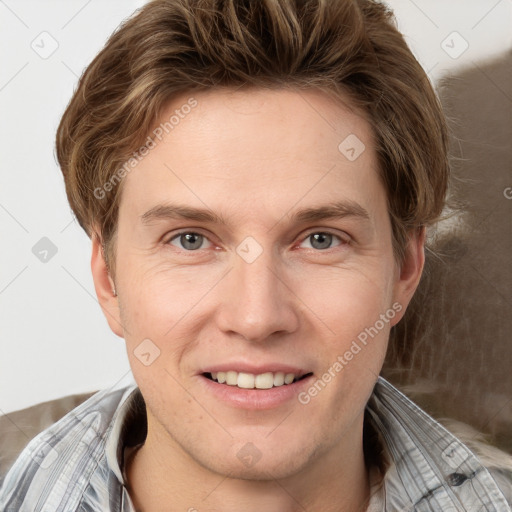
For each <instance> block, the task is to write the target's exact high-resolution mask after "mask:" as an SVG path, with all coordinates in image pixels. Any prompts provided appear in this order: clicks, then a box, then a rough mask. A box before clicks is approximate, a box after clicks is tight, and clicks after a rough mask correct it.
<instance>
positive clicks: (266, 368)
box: [199, 361, 311, 378]
mask: <svg viewBox="0 0 512 512" xmlns="http://www.w3.org/2000/svg"><path fill="white" fill-rule="evenodd" d="M228 371H235V372H238V373H240V372H243V373H252V374H253V375H261V374H262V373H267V372H272V373H277V372H283V373H284V374H287V373H293V374H294V375H295V377H297V378H299V377H303V376H304V375H306V374H307V373H311V372H310V371H309V370H305V369H303V368H301V367H298V366H292V365H289V364H283V363H266V364H259V365H253V364H248V363H244V362H236V361H233V362H231V363H220V364H212V365H209V366H207V367H205V368H203V369H202V370H200V371H199V374H203V373H213V372H228Z"/></svg>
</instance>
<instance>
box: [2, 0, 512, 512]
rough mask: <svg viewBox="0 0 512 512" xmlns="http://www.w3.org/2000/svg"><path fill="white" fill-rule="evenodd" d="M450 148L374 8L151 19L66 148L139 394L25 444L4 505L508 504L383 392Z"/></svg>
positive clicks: (174, 7) (101, 75)
mask: <svg viewBox="0 0 512 512" xmlns="http://www.w3.org/2000/svg"><path fill="white" fill-rule="evenodd" d="M446 139H447V135H446V126H445V122H444V118H443V115H442V112H441V109H440V106H439V103H438V101H437V98H436V96H435V94H434V92H433V90H432V87H431V85H430V83H429V81H428V79H427V77H426V76H425V74H424V72H423V70H422V69H421V67H420V65H419V64H418V63H417V61H416V60H415V59H414V57H413V56H412V54H411V52H410V51H409V50H408V48H407V46H406V45H405V43H404V41H403V38H402V36H401V35H400V34H399V32H398V31H397V30H396V28H395V26H394V25H393V23H392V21H391V14H390V12H389V11H388V10H387V9H386V8H385V7H384V6H383V5H381V4H379V3H376V2H371V1H360V2H357V3H356V2H351V1H348V0H338V1H332V2H313V1H310V2H289V1H284V0H283V1H277V0H272V1H271V0H269V1H266V2H264V1H262V2H253V3H246V2H237V1H224V2H222V1H218V0H203V1H198V0H196V1H192V0H180V1H178V0H172V1H171V0H156V1H153V2H150V3H148V4H147V5H146V6H145V7H144V8H142V9H141V10H140V12H138V13H137V15H136V16H134V17H133V18H131V19H130V20H128V21H127V22H126V23H124V25H123V26H122V27H121V28H120V30H118V31H117V32H115V33H114V34H113V36H112V37H111V38H110V40H109V41H108V43H107V45H106V46H105V48H104V49H103V50H102V51H101V52H100V54H99V55H98V56H97V57H96V58H95V59H94V61H93V62H92V63H91V65H90V66H89V67H88V69H87V70H86V72H85V73H84V75H83V77H82V78H81V80H80V85H79V88H78V90H77V91H76V93H75V95H74V96H73V98H72V100H71V102H70V104H69V106H68V108H67V110H66V112H65V114H64V116H63V119H62V121H61V124H60V126H59V129H58V133H57V156H58V159H59V163H60V165H61V168H62V171H63V174H64V178H65V182H66V190H67V194H68V198H69V201H70V204H71V206H72V208H73V210H74V212H75V214H76V216H77V218H78V219H79V221H80V223H81V225H82V227H83V228H84V229H85V230H86V232H87V233H88V235H89V236H91V239H92V259H91V267H92V273H93V279H94V283H95V289H96V293H97V296H98V300H99V302H100V305H101V307H102V309H103V311H104V313H105V316H106V319H107V321H108V323H109V326H110V328H111V329H112V330H113V331H114V332H115V333H116V334H118V335H119V336H121V337H123V338H124V339H125V341H126V346H127V353H128V357H129V360H130V364H131V368H132V371H133V374H134V377H135V381H136V383H137V386H136V387H128V388H119V389H114V390H104V391H102V392H100V393H98V394H96V395H94V396H93V397H91V398H90V399H89V400H87V401H86V402H85V403H83V404H82V405H80V406H79V407H78V408H76V409H74V410H73V411H72V412H71V413H70V414H68V415H67V416H66V417H65V418H63V419H62V420H61V421H59V422H57V423H56V424H54V425H53V426H52V427H50V428H49V429H47V430H46V431H45V432H43V433H42V434H41V435H40V436H38V437H37V438H36V439H35V440H33V441H32V442H31V443H30V444H29V445H28V447H27V448H26V449H25V450H24V452H23V453H22V455H21V456H20V458H19V459H18V460H17V462H16V463H15V465H14V466H13V468H12V469H11V471H10V472H9V474H8V475H7V477H6V479H5V482H4V486H3V488H2V490H1V491H0V508H1V509H2V510H16V511H20V510H22V511H24V510H26V511H28V510H30V511H34V510H52V511H53V510H65V511H92V510H98V511H99V510H113V511H133V510H144V511H149V512H156V511H164V510H165V511H179V510H188V511H195V510H197V511H204V510H209V511H214V510H215V511H222V512H231V511H234V510H245V511H260V510H269V511H275V512H278V511H279V512H292V511H299V510H310V511H317V510H323V511H350V512H353V511H365V510H367V511H377V510H378V511H382V510H386V511H391V510H392V511H398V510H401V511H406V510H411V511H412V510H422V511H423V510H425V511H426V510H443V511H444V510H475V511H477V510H488V511H489V510H493V511H499V512H504V511H507V510H510V507H509V505H508V504H507V500H506V497H505V495H504V492H509V491H508V490H507V489H506V488H505V486H504V485H503V483H502V485H501V486H502V488H503V489H500V487H499V486H498V485H497V483H496V481H495V477H494V476H493V474H492V473H491V472H490V471H489V470H488V469H486V468H485V467H484V465H483V464H482V463H481V462H480V461H479V460H478V458H477V457H476V456H475V455H474V454H473V453H472V452H471V451H470V450H469V448H467V447H466V446H465V445H464V444H463V443H462V442H460V441H459V440H458V439H457V438H456V437H455V436H453V435H452V434H450V433H448V432H447V431H446V430H445V429H443V428H442V427H441V426H440V425H439V424H438V423H437V422H436V421H434V420H433V419H432V418H430V417H428V416H427V415H426V414H425V413H424V412H423V411H421V410H420V409H419V408H417V407H416V406H415V405H414V404H413V403H412V402H410V401H409V400H408V399H407V398H406V397H405V396H403V395H402V394H400V393H399V392H398V391H397V390H396V389H395V388H394V387H393V386H391V385H390V384H389V383H387V382H386V381H385V380H383V379H381V378H379V377H378V376H379V372H380V370H381V368H382V364H383V361H384V357H385V354H386V349H387V344H388V338H389V333H390V330H391V329H392V327H393V326H394V325H396V324H397V323H398V322H399V321H400V319H401V318H402V317H403V315H404V313H405V311H406V308H407V305H408V303H409V301H410V300H411V297H412V296H413V294H414V291H415V290H416V288H417V285H418V282H419V280H420V277H421V273H422V269H423V264H424V244H425V229H426V227H427V226H428V225H430V224H431V223H433V222H434V221H435V220H436V218H437V217H438V216H439V214H440V213H441V210H442V207H443V202H444V197H445V193H446V187H447V181H448V164H447V156H446Z"/></svg>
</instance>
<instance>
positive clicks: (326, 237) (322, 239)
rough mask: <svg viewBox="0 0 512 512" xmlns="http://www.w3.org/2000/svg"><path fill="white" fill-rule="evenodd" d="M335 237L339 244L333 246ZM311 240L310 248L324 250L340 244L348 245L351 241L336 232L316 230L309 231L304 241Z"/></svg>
mask: <svg viewBox="0 0 512 512" xmlns="http://www.w3.org/2000/svg"><path fill="white" fill-rule="evenodd" d="M334 239H337V240H338V241H339V243H338V244H336V245H335V246H332V245H331V244H332V242H333V240H334ZM306 241H310V248H312V249H316V250H319V251H324V250H326V249H331V248H332V247H337V246H339V245H347V244H348V243H349V241H348V239H343V238H342V237H341V236H339V235H335V234H334V233H329V232H325V231H314V232H312V233H309V235H307V236H306V238H305V239H304V242H306ZM304 242H302V243H304Z"/></svg>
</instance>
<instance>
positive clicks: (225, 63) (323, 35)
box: [56, 0, 449, 271]
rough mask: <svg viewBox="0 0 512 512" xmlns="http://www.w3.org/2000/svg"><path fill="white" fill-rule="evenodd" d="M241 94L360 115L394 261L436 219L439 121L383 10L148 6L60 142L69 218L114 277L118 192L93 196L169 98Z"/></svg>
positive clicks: (124, 29)
mask: <svg viewBox="0 0 512 512" xmlns="http://www.w3.org/2000/svg"><path fill="white" fill-rule="evenodd" d="M239 86H254V87H262V88H272V87H282V86H292V87H296V88H299V89H300V88H312V87H313V88H319V89H324V90H327V91H328V92H330V93H332V94H334V96H335V97H336V96H337V97H338V98H340V100H342V99H343V98H346V97H347V96H348V97H349V98H350V100H351V101H352V102H353V105H354V106H356V107H359V108H361V109H362V111H363V112H364V113H365V114H366V117H367V119H368V120H369V122H370V124H371V126H372V128H373V132H374V135H375V140H376V145H377V147H376V150H377V157H378V162H379V168H380V169H379V170H380V172H381V179H382V181H383V183H384V185H385V188H386V192H387V200H388V211H389V215H390V219H391V224H392V234H393V248H394V252H395V257H396V258H397V260H398V261H402V259H403V256H404V252H405V247H406V244H407V240H408V233H409V232H410V231H411V230H413V229H417V228H419V227H422V226H426V225H429V224H431V223H432V222H434V221H435V220H437V219H438V217H439V215H440V214H441V211H442V208H443V205H444V200H445V195H446V189H447V181H448V174H449V165H448V158H447V128H446V121H445V118H444V116H443V113H442V110H441V106H440V103H439V100H438V98H437V96H436V94H435V92H434V90H433V88H432V85H431V83H430V81H429V79H428V77H427V75H426V73H425V72H424V70H423V69H422V67H421V66H420V64H419V63H418V61H417V60H416V59H415V57H414V56H413V54H412V53H411V51H410V49H409V48H408V46H407V44H406V43H405V41H404V38H403V36H402V35H401V34H400V32H399V31H398V30H397V28H396V24H395V20H394V18H393V14H392V12H391V11H390V10H389V8H387V7H386V6H385V5H384V4H382V3H380V2H377V1H372V0H328V1H327V0H305V1H304V0H303V1H301V0H258V1H255V2H250V1H243V0H153V1H151V2H149V3H148V4H146V5H145V6H144V7H142V8H141V9H139V10H138V11H137V12H136V13H135V14H134V16H132V17H131V18H129V19H128V20H126V21H125V22H123V24H122V25H121V26H120V27H119V28H118V29H117V30H116V31H115V32H114V33H113V34H112V35H111V37H110V38H109V40H108V41H107V43H106V45H105V47H104V48H103V49H102V50H101V52H100V53H99V54H98V55H97V56H96V58H95V59H94V60H93V61H92V63H91V64H90V65H89V66H88V68H87V69H86V70H85V72H84V73H83V75H82V76H81V78H80V81H79V84H78V88H77V90H76V91H75V93H74V95H73V97H72V98H71V101H70V103H69V105H68V106H67V108H66V111H65V113H64V115H63V117H62V120H61V122H60V124H59V127H58V130H57V136H56V154H57V158H58V162H59V164H60V167H61V169H62V173H63V174H64V180H65V184H66V193H67V196H68V200H69V202H70V205H71V208H72V209H73V211H74V213H75V215H76V217H77V219H78V221H79V223H80V225H81V226H82V227H83V228H84V229H85V231H86V232H87V234H88V235H89V236H92V235H93V234H95V233H96V234H97V235H98V236H99V238H100V240H101V241H102V243H103V247H104V250H105V256H106V258H107V264H109V262H110V264H109V267H110V270H111V271H113V264H114V261H115V258H114V256H115V251H114V250H113V248H114V247H113V246H114V245H115V243H113V241H114V240H115V233H116V228H117V216H118V207H119V201H120V197H121V192H122V183H119V186H114V187H108V188H109V191H108V192H109V194H108V195H107V197H106V198H101V199H98V198H97V197H96V195H95V192H94V191H96V190H98V189H101V190H104V189H103V188H102V187H103V186H104V184H105V183H111V180H112V179H113V177H114V174H115V173H116V171H118V170H119V169H120V168H121V167H122V166H123V164H124V163H125V162H126V160H127V159H128V158H129V157H130V155H131V154H132V153H133V152H134V150H136V149H137V148H139V147H140V146H141V145H142V144H143V142H144V140H145V138H146V137H147V134H148V133H149V131H150V129H151V127H152V126H154V124H155V122H156V121H157V120H158V119H159V117H160V113H161V112H162V110H163V108H164V107H165V105H166V104H167V103H168V102H169V101H170V100H171V99H172V98H173V97H175V96H176V95H178V94H182V93H186V92H187V91H189V92H190V93H192V92H193V91H195V90H204V89H212V88H218V87H239ZM340 142H341V141H340ZM110 189H111V190H110ZM95 226H97V231H95Z"/></svg>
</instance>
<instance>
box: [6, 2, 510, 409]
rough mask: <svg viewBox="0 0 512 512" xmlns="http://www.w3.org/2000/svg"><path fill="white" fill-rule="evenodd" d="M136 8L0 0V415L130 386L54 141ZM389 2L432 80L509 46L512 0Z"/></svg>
mask: <svg viewBox="0 0 512 512" xmlns="http://www.w3.org/2000/svg"><path fill="white" fill-rule="evenodd" d="M143 3H144V2H143V1H142V0H138V1H136V0H122V1H121V0H115V1H114V0H109V1H108V2H106V1H100V0H89V1H87V0H53V1H50V0H45V1H42V0H0V26H1V27H2V29H1V32H0V112H1V118H0V119H1V122H0V130H1V134H0V144H1V147H0V154H1V159H0V170H1V173H0V180H1V181H0V226H1V234H2V241H3V244H2V250H1V251H0V414H1V413H2V412H3V413H6V412H10V411H13V410H16V409H21V408H24V407H27V406H29V405H32V404H35V403H38V402H41V401H46V400H51V399H53V398H57V397H60V396H64V395H68V394H72V393H79V392H86V391H94V390H97V389H101V388H105V387H110V386H112V385H114V384H115V383H117V382H118V381H120V380H121V379H123V381H126V382H129V381H130V380H131V379H132V376H131V372H130V369H129V365H128V359H127V357H126V352H125V345H124V341H123V340H122V339H121V338H118V337H116V336H115V335H114V334H112V332H111V331H110V329H109V327H108V325H107V322H106V320H105V319H104V316H103V314H102V312H101V309H100V307H99V305H98V303H97V300H96V296H95V292H94V287H93V282H92V278H91V272H90V240H89V239H88V238H87V236H86V235H85V233H84V232H83V231H82V229H81V228H80V227H79V226H78V224H77V223H76V222H75V221H74V217H73V216H72V214H71V212H70V209H69V205H68V203H67V200H66V196H65V192H64V183H63V180H62V175H61V173H60V171H59V169H58V167H57V165H56V161H55V157H54V137H55V131H56V128H57V125H58V122H59V119H60V116H61V115H62V113H63V111H64V108H65V106H66V104H67V102H68V101H69V99H70V97H71V95H72V92H73V89H74V87H75V85H76V83H77V79H78V77H79V75H80V74H81V73H82V71H83V69H84V68H85V67H86V66H87V65H88V64H89V62H90V61H91V60H92V59H93V57H94V56H95V55H96V53H97V52H98V51H99V50H100V49H101V47H102V46H103V44H104V42H105V40H106V39H107V37H108V36H109V35H110V34H111V32H112V31H113V30H114V29H115V28H116V27H117V26H118V25H119V23H120V22H121V21H122V20H123V19H124V18H126V17H127V16H129V15H130V14H131V13H132V12H133V11H134V10H135V9H136V8H137V7H140V6H142V5H143ZM388 3H389V5H390V6H391V7H392V8H393V9H394V10H395V14H396V16H397V19H398V25H399V28H400V30H402V32H403V33H404V34H405V36H406V40H407V42H408V43H409V45H410V46H411V48H412V50H413V52H414V53H415V55H416V56H417V58H418V59H419V60H420V62H421V63H422V65H423V66H424V68H425V69H426V70H427V71H428V72H429V76H430V77H431V79H432V80H433V81H436V80H438V79H439V77H441V76H443V75H445V74H447V73H453V71H455V70H457V69H460V68H461V67H462V68H476V67H477V66H481V64H482V63H483V62H485V61H488V60H490V59H493V58H494V57H495V56H497V55H501V54H503V53H504V51H505V50H506V49H508V48H510V47H511V46H512V32H511V30H510V27H511V26H512V0H500V1H497V0H472V1H471V0H470V1H468V0H452V1H447V0H436V1H433V0H414V1H413V0H392V1H389V2H388ZM43 31H46V32H48V33H49V34H51V37H52V38H53V39H55V40H56V41H57V43H58V48H57V49H56V51H55V52H54V53H53V54H52V55H51V56H49V57H48V58H46V59H43V58H41V57H40V56H39V55H38V54H37V53H36V52H35V51H34V50H33V49H32V47H31V44H33V41H35V43H34V44H37V43H38V42H39V44H41V43H40V41H41V37H48V36H40V34H41V33H42V32H43ZM454 31H456V32H458V34H459V35H453V34H452V33H453V32H454ZM448 36H450V37H448ZM447 37H448V39H447ZM47 41H49V40H47ZM443 41H446V42H445V43H444V44H445V45H446V44H448V45H449V46H451V47H453V48H452V50H449V51H451V52H452V53H453V52H457V50H460V49H462V46H461V45H465V44H466V43H464V41H467V44H468V45H469V46H468V48H467V50H466V51H465V52H464V53H463V54H462V55H461V56H460V57H458V58H456V59H454V58H452V57H451V56H450V55H448V54H447V53H446V51H445V50H444V49H443V47H442V44H443ZM48 44H49V43H48ZM46 48H49V46H48V45H46ZM42 237H48V238H49V239H50V240H51V241H52V242H53V244H55V246H56V247H57V253H56V254H55V256H53V257H52V258H51V259H50V260H49V261H48V262H46V263H43V262H41V261H40V260H39V259H38V258H37V257H36V256H35V255H34V254H33V253H32V247H33V246H34V245H35V244H36V243H37V242H38V241H39V240H40V239H41V238H42Z"/></svg>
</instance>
